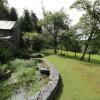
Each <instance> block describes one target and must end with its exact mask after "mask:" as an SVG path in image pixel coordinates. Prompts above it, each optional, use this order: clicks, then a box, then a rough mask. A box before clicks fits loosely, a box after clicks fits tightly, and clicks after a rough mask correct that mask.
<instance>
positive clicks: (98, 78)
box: [45, 55, 100, 100]
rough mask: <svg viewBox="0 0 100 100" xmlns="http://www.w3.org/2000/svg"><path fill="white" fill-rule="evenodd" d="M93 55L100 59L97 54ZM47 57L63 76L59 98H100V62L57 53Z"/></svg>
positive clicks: (62, 99) (78, 99)
mask: <svg viewBox="0 0 100 100" xmlns="http://www.w3.org/2000/svg"><path fill="white" fill-rule="evenodd" d="M92 57H94V59H96V60H100V57H99V56H97V55H94V56H92ZM45 58H46V59H47V60H49V61H50V62H51V63H53V64H54V65H55V66H56V68H57V69H58V71H59V73H60V75H61V77H62V84H63V85H62V86H61V87H62V91H61V90H60V94H59V95H57V96H58V98H59V99H57V100H100V64H95V63H88V62H82V61H80V60H77V59H74V58H69V57H64V56H56V55H51V56H47V57H45Z"/></svg>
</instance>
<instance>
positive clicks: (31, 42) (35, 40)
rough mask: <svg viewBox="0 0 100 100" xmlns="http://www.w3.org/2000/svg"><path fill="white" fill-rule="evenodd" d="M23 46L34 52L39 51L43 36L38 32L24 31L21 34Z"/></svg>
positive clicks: (41, 46)
mask: <svg viewBox="0 0 100 100" xmlns="http://www.w3.org/2000/svg"><path fill="white" fill-rule="evenodd" d="M23 39H24V44H25V47H26V48H28V49H30V50H33V51H34V52H40V51H41V49H42V48H43V44H44V40H43V36H42V35H41V34H39V33H36V32H33V33H31V32H30V33H29V32H26V33H24V35H23Z"/></svg>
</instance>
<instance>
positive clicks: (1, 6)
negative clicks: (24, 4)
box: [0, 0, 9, 20]
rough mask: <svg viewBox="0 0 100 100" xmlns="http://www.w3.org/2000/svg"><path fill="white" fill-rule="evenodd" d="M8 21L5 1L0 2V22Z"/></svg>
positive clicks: (0, 0)
mask: <svg viewBox="0 0 100 100" xmlns="http://www.w3.org/2000/svg"><path fill="white" fill-rule="evenodd" d="M8 19H9V8H8V2H7V1H6V0H0V20H8Z"/></svg>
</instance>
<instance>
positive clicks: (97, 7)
mask: <svg viewBox="0 0 100 100" xmlns="http://www.w3.org/2000/svg"><path fill="white" fill-rule="evenodd" d="M71 8H77V9H79V10H84V11H85V12H86V14H84V15H83V16H82V17H81V19H80V22H79V29H80V32H81V34H83V35H84V36H85V37H86V38H87V39H86V41H85V49H84V52H83V55H82V57H81V60H83V59H84V57H85V54H86V52H87V50H88V48H89V47H90V46H91V44H92V42H93V41H92V40H93V39H94V38H96V37H98V36H99V35H100V34H99V33H100V27H99V23H100V0H94V1H91V2H90V1H89V0H77V1H76V2H75V3H74V4H73V5H72V6H71Z"/></svg>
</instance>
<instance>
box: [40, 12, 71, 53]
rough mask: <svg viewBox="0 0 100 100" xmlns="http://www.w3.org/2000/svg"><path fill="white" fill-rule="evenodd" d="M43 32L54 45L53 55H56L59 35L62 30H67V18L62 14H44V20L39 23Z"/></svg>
mask: <svg viewBox="0 0 100 100" xmlns="http://www.w3.org/2000/svg"><path fill="white" fill-rule="evenodd" d="M41 22H42V25H43V31H44V32H45V33H46V34H47V33H48V35H49V37H50V38H51V40H52V41H53V45H54V53H55V54H56V53H57V48H58V39H59V34H60V32H61V31H62V30H65V29H68V25H69V18H68V15H66V14H65V13H64V12H62V11H60V12H55V13H52V12H44V19H43V20H42V21H41Z"/></svg>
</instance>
